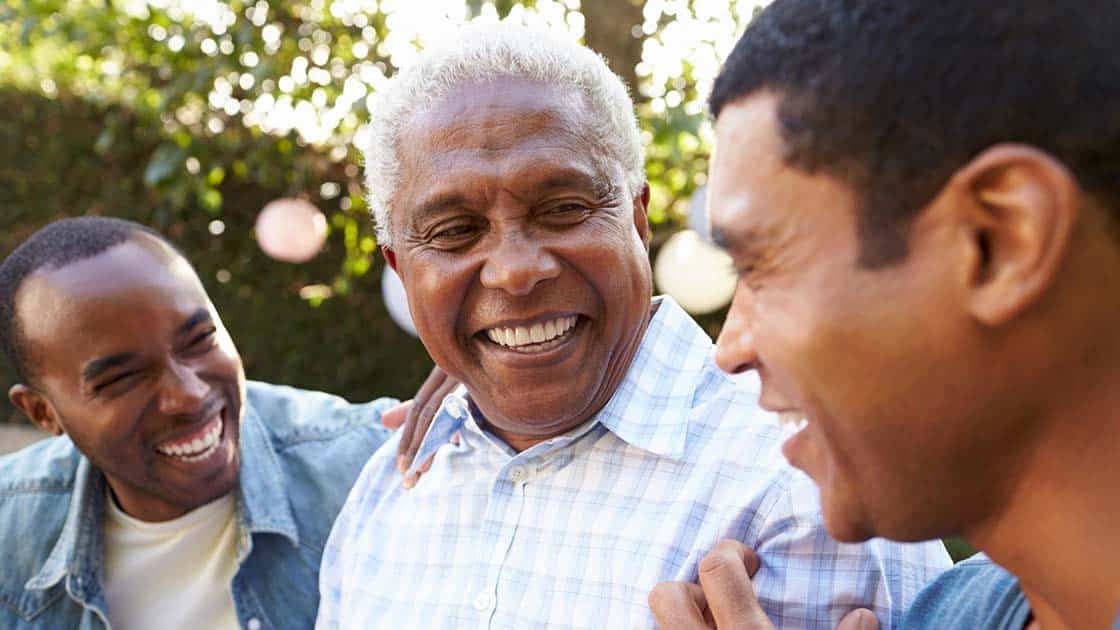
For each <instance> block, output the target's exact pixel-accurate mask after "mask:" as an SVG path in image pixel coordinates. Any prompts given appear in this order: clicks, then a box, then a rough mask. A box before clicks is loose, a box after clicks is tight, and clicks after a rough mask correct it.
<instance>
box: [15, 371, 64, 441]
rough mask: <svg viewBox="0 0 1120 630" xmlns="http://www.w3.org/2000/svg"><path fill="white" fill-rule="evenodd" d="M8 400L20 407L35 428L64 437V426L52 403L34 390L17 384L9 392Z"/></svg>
mask: <svg viewBox="0 0 1120 630" xmlns="http://www.w3.org/2000/svg"><path fill="white" fill-rule="evenodd" d="M8 400H10V401H12V404H13V405H15V406H16V407H19V408H20V410H21V411H23V414H24V415H25V416H27V419H28V420H30V421H31V422H32V423H33V424H35V426H37V427H39V428H40V429H42V430H43V431H46V432H47V433H50V434H51V435H62V425H61V424H60V423H59V422H58V416H57V414H55V412H54V407H53V406H52V405H51V403H50V401H48V400H47V399H46V398H44V397H43V395H42V394H40V393H39V392H37V391H35V390H34V389H32V388H30V387H28V386H27V385H24V384H22V383H17V384H16V385H13V386H12V388H11V389H9V390H8Z"/></svg>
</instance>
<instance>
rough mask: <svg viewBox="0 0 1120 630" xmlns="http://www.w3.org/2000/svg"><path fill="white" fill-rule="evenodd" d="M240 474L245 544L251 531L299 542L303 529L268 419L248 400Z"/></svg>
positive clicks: (239, 509)
mask: <svg viewBox="0 0 1120 630" xmlns="http://www.w3.org/2000/svg"><path fill="white" fill-rule="evenodd" d="M240 477H241V479H240V487H239V492H238V520H239V524H240V525H241V526H242V532H243V533H242V535H241V545H242V547H244V545H245V544H246V543H247V542H248V538H247V535H248V534H258V533H272V534H279V535H281V536H284V537H286V538H287V539H288V540H289V541H291V543H292V545H298V544H299V530H298V528H297V527H296V521H295V518H294V517H293V516H292V505H291V501H290V500H289V498H288V492H287V486H286V484H285V481H284V471H283V469H282V468H281V466H280V462H279V460H278V458H277V454H276V450H275V449H274V448H273V446H272V441H271V440H270V439H269V438H268V430H267V429H266V428H265V425H264V422H263V421H262V419H261V417H260V416H259V415H257V411H256V409H254V408H253V406H252V405H248V404H246V406H245V417H244V418H243V419H242V421H241V471H240ZM243 551H244V549H243Z"/></svg>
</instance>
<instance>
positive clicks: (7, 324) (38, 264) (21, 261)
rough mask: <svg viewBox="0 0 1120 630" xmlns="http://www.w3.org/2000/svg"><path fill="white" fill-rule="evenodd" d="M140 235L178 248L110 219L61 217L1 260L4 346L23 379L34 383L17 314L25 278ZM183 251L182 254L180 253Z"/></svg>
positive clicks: (144, 228)
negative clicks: (18, 301) (17, 301)
mask: <svg viewBox="0 0 1120 630" xmlns="http://www.w3.org/2000/svg"><path fill="white" fill-rule="evenodd" d="M137 234H147V235H149V236H152V237H154V238H156V239H158V240H160V241H162V242H163V243H166V244H167V246H168V247H171V248H172V249H173V250H175V251H176V252H179V250H178V249H177V248H176V247H175V246H174V245H173V244H172V243H171V242H169V241H168V240H167V239H166V238H164V237H163V236H162V235H160V234H159V233H158V232H156V231H155V230H153V229H151V228H149V227H147V226H144V225H141V224H139V223H133V222H132V221H125V220H123V219H113V218H109V217H95V216H90V217H77V218H73V219H62V220H60V221H55V222H54V223H51V224H49V225H47V226H46V227H44V228H42V229H40V230H39V231H37V232H35V233H34V234H32V235H31V237H30V238H28V239H27V240H26V241H24V242H23V243H22V244H20V246H19V247H17V248H16V249H15V251H13V252H12V253H11V254H10V255H9V256H8V257H7V258H5V259H4V262H3V263H0V347H2V349H3V351H4V356H5V357H7V359H8V363H9V364H10V365H11V366H12V368H13V369H14V370H15V372H16V376H17V377H18V378H19V379H20V380H21V381H23V382H29V379H30V376H31V374H30V371H29V369H28V364H27V360H28V356H29V349H28V347H27V343H26V339H25V338H24V336H23V331H22V326H21V324H20V321H19V317H18V313H17V312H16V297H17V294H18V293H19V289H20V287H21V286H23V282H24V280H25V279H26V278H27V277H28V276H29V275H31V274H33V273H35V272H36V271H39V270H40V269H45V268H47V269H58V268H61V267H65V266H66V265H69V264H71V263H74V262H78V261H80V260H86V259H88V258H93V257H94V256H97V255H98V254H100V253H102V252H104V251H106V250H108V249H110V248H112V247H115V246H116V245H120V244H121V243H124V242H125V241H127V240H129V239H131V238H133V237H134V236H135V235H137ZM180 255H182V254H181V253H180Z"/></svg>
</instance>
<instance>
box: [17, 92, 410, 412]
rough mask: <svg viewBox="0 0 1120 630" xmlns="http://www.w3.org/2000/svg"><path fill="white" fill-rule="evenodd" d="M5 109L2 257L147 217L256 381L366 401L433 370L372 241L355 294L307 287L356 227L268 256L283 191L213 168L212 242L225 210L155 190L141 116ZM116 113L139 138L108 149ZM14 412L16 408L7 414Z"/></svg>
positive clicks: (33, 105) (34, 101)
mask: <svg viewBox="0 0 1120 630" xmlns="http://www.w3.org/2000/svg"><path fill="white" fill-rule="evenodd" d="M0 110H2V111H4V112H5V113H6V114H5V116H4V117H3V118H0V165H2V166H0V207H3V208H4V212H3V214H2V215H0V255H6V254H7V253H8V252H10V251H11V250H12V249H13V248H15V246H16V245H18V244H19V242H21V241H22V240H23V239H25V238H26V237H27V236H28V235H30V233H31V232H33V231H34V230H35V229H37V228H38V227H40V226H42V225H44V224H45V223H47V222H49V221H51V220H54V219H57V218H62V217H66V216H73V215H76V214H80V213H83V212H88V213H94V214H104V215H112V216H119V217H123V218H128V219H133V220H137V221H142V222H146V223H148V224H150V225H153V226H154V227H156V228H157V229H159V230H161V231H162V232H163V233H165V234H167V235H169V236H170V238H172V239H173V240H174V241H175V242H176V243H178V244H179V245H180V246H181V247H182V248H183V250H184V251H186V252H187V253H188V255H189V257H190V258H191V261H192V262H193V263H194V265H195V267H196V268H197V270H198V272H199V275H200V276H201V278H202V280H203V283H204V284H205V285H206V288H207V291H208V292H209V293H210V296H211V298H212V299H213V300H214V303H215V304H216V305H217V307H218V311H219V312H220V313H221V314H222V317H223V319H224V321H225V323H226V325H227V326H228V327H229V329H230V332H231V334H232V335H233V338H234V339H235V340H236V342H237V344H238V347H239V349H240V351H241V353H242V355H243V357H244V359H245V364H246V370H247V371H248V373H249V374H250V375H251V376H252V377H254V378H258V379H263V380H270V381H275V382H282V383H290V384H294V385H300V386H304V387H311V388H315V389H324V390H327V391H331V392H336V393H339V394H342V395H344V396H347V397H349V398H352V399H354V400H363V399H368V398H371V397H374V396H380V395H394V396H397V397H410V396H411V395H412V393H413V392H414V391H415V389H416V387H417V386H418V384H419V383H420V382H421V381H422V380H423V378H424V376H425V375H426V374H427V371H428V370H429V369H430V368H431V362H430V360H429V359H428V358H427V355H426V353H425V352H424V349H423V347H422V346H421V344H420V343H419V342H418V341H417V340H415V339H413V338H412V337H410V336H408V335H407V334H406V333H404V332H402V331H401V330H400V329H398V328H397V326H396V325H395V324H394V323H393V322H392V321H391V320H390V319H389V317H388V314H387V313H386V312H385V308H384V305H383V304H382V301H381V289H380V271H381V266H380V265H381V263H380V261H379V259H373V258H372V256H369V254H370V253H372V248H371V247H369V245H368V244H367V250H368V251H367V252H366V253H367V256H366V258H364V260H369V261H370V263H369V264H370V267H369V268H368V271H367V272H366V273H363V274H361V275H358V274H355V275H354V276H353V277H352V278H351V279H350V280H349V282H350V286H349V288H350V290H349V292H346V293H345V294H343V295H336V296H335V297H334V298H332V299H328V300H319V301H318V305H317V306H311V305H310V304H309V303H308V301H307V300H304V299H302V298H301V297H300V290H301V289H302V288H304V287H307V286H308V285H315V284H317V283H319V282H321V281H322V279H323V278H327V279H329V278H331V277H332V276H334V275H336V272H337V269H339V268H340V266H342V265H343V264H344V261H345V260H346V259H347V253H346V246H345V244H344V242H343V241H344V238H343V233H344V232H345V229H339V230H335V231H334V233H333V234H332V235H331V237H330V239H329V241H328V245H327V248H326V249H325V251H324V252H323V253H322V254H321V255H320V256H319V257H318V258H316V259H315V260H313V261H312V262H310V263H307V264H304V265H290V264H286V263H279V262H276V261H273V260H271V259H269V258H268V257H266V256H265V255H264V254H263V253H262V252H261V251H260V249H259V248H258V247H257V245H256V242H255V241H254V239H253V237H252V226H253V221H254V219H255V215H256V212H257V210H258V209H259V208H261V206H263V205H264V204H265V203H266V202H268V201H270V200H272V199H274V198H275V197H277V196H278V195H279V194H281V193H283V192H284V191H283V190H280V191H277V190H275V189H269V188H267V187H264V186H261V185H260V184H258V183H255V182H253V181H251V180H249V179H247V178H246V177H244V176H243V175H237V174H236V172H234V171H236V170H237V169H232V170H231V172H230V173H228V174H227V175H225V176H219V175H218V174H215V173H214V172H213V171H209V172H208V178H209V179H210V180H211V181H213V182H214V184H213V185H215V186H216V188H214V190H215V191H216V192H218V193H220V194H221V195H222V197H223V199H224V200H225V204H224V209H223V211H222V214H221V217H222V219H221V220H222V221H223V222H224V225H225V231H224V232H223V233H222V234H221V235H213V234H211V233H210V230H209V223H210V221H211V220H213V218H214V215H212V214H210V212H209V211H208V210H206V209H205V208H204V207H203V206H202V205H201V203H199V202H198V200H197V199H196V198H194V197H190V198H188V199H187V200H186V203H185V204H184V206H183V207H182V208H181V209H173V208H172V207H170V205H169V204H166V203H165V201H164V196H163V194H162V193H161V190H160V189H159V188H158V187H157V188H155V189H153V188H150V187H148V186H146V185H145V183H144V181H143V180H144V173H145V171H146V170H147V169H148V165H150V164H151V160H150V157H151V156H152V155H154V154H155V153H156V152H158V147H159V146H160V145H159V144H157V142H158V140H156V139H152V138H145V136H144V131H143V128H142V127H143V125H142V124H140V123H139V121H138V120H136V118H135V117H133V116H132V115H131V114H129V113H126V112H124V111H121V110H119V109H116V108H112V107H108V108H107V107H103V106H97V105H91V104H90V103H88V102H86V101H84V100H81V99H55V100H51V99H45V98H43V97H41V96H37V95H29V94H27V93H25V92H18V91H11V90H0ZM110 118H113V119H116V120H117V121H118V122H117V123H116V124H117V125H118V129H119V131H120V133H121V134H122V136H124V137H131V138H133V141H132V142H129V143H124V142H122V143H116V144H114V148H113V149H112V150H110V151H99V150H98V148H97V139H98V137H99V134H100V131H101V129H102V127H103V121H104V120H107V119H110ZM130 122H131V125H132V126H130ZM137 125H138V126H137ZM217 180H221V181H217ZM344 228H345V225H344ZM227 274H228V275H227ZM219 278H223V279H225V280H226V281H225V282H222V281H220V280H219ZM336 288H337V287H336ZM0 378H2V381H0V383H2V384H3V386H4V388H5V389H7V386H8V385H10V384H11V382H12V375H11V373H10V372H9V371H8V370H7V366H6V365H5V366H4V373H3V374H0ZM11 413H12V410H11V408H7V413H5V414H4V415H11Z"/></svg>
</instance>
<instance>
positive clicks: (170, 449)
mask: <svg viewBox="0 0 1120 630" xmlns="http://www.w3.org/2000/svg"><path fill="white" fill-rule="evenodd" d="M222 426H223V423H222V420H221V417H219V418H218V419H217V422H215V423H214V426H213V427H212V428H211V429H210V430H209V431H207V432H206V434H205V435H203V436H202V437H198V438H195V439H193V440H191V441H190V442H186V443H179V444H168V445H164V446H157V447H156V450H157V451H159V452H161V453H163V454H164V455H174V456H175V457H179V458H182V459H183V460H184V461H188V462H195V461H201V460H203V459H205V458H206V457H209V456H210V455H211V453H213V451H214V450H215V449H216V448H217V446H218V441H219V439H220V438H221V437H222Z"/></svg>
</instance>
